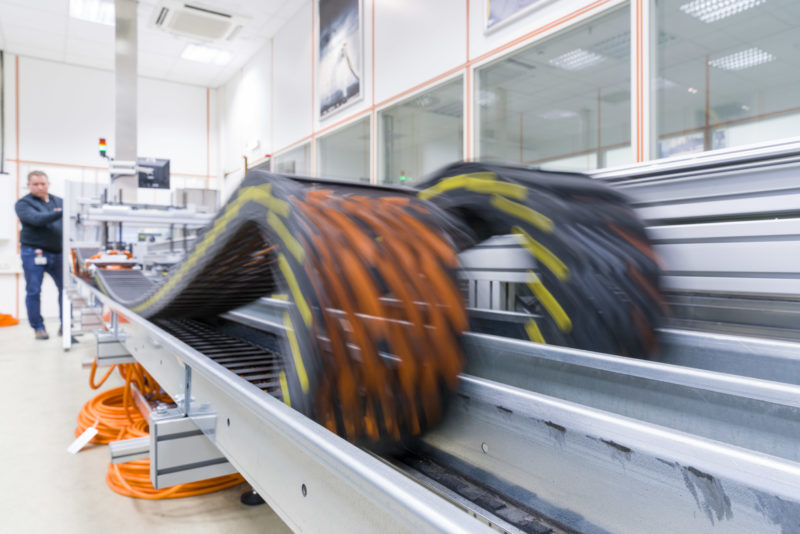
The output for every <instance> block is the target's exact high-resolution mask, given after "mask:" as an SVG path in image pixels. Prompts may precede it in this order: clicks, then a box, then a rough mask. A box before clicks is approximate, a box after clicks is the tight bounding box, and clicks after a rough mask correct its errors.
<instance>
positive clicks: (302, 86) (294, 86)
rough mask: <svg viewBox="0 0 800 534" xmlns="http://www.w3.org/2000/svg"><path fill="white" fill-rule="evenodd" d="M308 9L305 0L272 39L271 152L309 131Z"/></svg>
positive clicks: (311, 26)
mask: <svg viewBox="0 0 800 534" xmlns="http://www.w3.org/2000/svg"><path fill="white" fill-rule="evenodd" d="M311 9H312V6H311V2H308V3H307V4H306V5H305V6H304V7H303V8H301V9H300V10H299V11H298V12H297V13H296V14H295V15H294V17H292V18H291V19H290V20H289V22H287V23H286V25H285V26H284V27H283V28H281V30H280V31H279V32H278V33H277V34H276V35H275V37H274V38H273V39H272V43H273V47H274V55H273V65H274V69H275V70H274V73H273V91H272V94H273V101H272V109H273V110H274V112H275V115H274V117H272V121H273V129H272V133H273V135H274V138H273V152H274V151H277V150H281V149H282V148H284V147H286V146H288V145H290V144H292V143H295V142H297V141H299V140H300V139H303V138H304V137H307V136H309V135H311V130H312V124H313V122H312V106H314V103H313V101H312V91H311V77H312V55H311V34H312V28H313V25H312V11H311ZM267 90H269V89H267Z"/></svg>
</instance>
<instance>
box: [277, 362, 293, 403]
mask: <svg viewBox="0 0 800 534" xmlns="http://www.w3.org/2000/svg"><path fill="white" fill-rule="evenodd" d="M278 380H279V381H280V383H281V394H282V395H283V402H284V403H286V405H287V406H291V405H292V398H291V397H290V396H289V384H288V383H287V382H286V373H285V372H283V369H281V372H280V373H279V374H278Z"/></svg>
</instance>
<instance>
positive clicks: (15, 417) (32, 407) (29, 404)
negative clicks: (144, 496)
mask: <svg viewBox="0 0 800 534" xmlns="http://www.w3.org/2000/svg"><path fill="white" fill-rule="evenodd" d="M48 328H49V330H50V332H51V335H52V338H51V339H50V340H48V341H36V340H34V338H33V332H32V330H31V329H30V328H29V327H28V326H27V325H22V324H21V325H19V326H13V327H5V328H0V417H1V419H0V424H2V432H0V458H2V459H3V462H4V465H3V466H2V468H0V473H1V474H0V481H2V484H0V532H3V533H17V532H20V533H30V532H59V533H73V532H75V533H77V532H100V533H106V532H109V533H110V532H147V533H148V534H154V533H158V532H164V533H167V532H168V533H170V534H179V533H181V532H192V533H193V534H200V533H207V532H208V533H210V532H232V533H233V532H235V533H237V534H238V533H248V532H270V533H271V532H289V529H288V528H287V527H286V525H285V524H284V523H283V522H282V521H281V520H280V518H279V517H278V516H277V515H276V514H275V513H274V512H273V511H272V510H271V509H270V508H269V507H268V506H266V505H262V506H257V507H246V506H243V505H241V504H240V503H239V496H240V495H241V493H242V492H243V491H245V490H247V489H249V486H247V485H246V484H245V485H241V486H236V487H234V488H231V489H228V490H225V491H221V492H218V493H214V494H210V495H203V496H198V497H190V498H187V499H169V500H161V501H146V500H139V499H132V498H128V497H123V496H121V495H117V494H116V493H114V492H112V491H111V490H110V489H109V488H108V487H107V486H106V483H105V476H106V468H107V466H108V450H107V447H105V446H90V447H87V448H86V449H84V450H83V451H81V452H80V453H78V454H77V455H74V456H73V455H71V454H69V453H68V452H67V451H66V448H67V446H68V445H69V444H70V443H71V442H72V440H73V439H74V434H73V432H74V430H75V420H76V417H77V415H78V412H79V410H80V409H81V406H82V405H83V404H84V403H85V402H86V401H87V400H89V399H90V398H92V397H93V396H94V395H95V394H96V393H97V392H95V391H92V390H91V389H90V388H89V382H88V380H89V370H88V369H84V368H82V367H81V360H84V359H86V358H89V357H91V356H93V350H94V346H95V345H94V339H92V338H91V337H87V336H83V337H81V338H79V339H80V343H79V344H77V345H74V346H73V348H72V350H70V351H69V352H63V351H62V350H61V344H60V338H59V337H57V336H55V335H54V334H55V332H56V330H57V329H58V324H57V321H50V322H49V323H48ZM115 377H118V375H115ZM121 384H122V381H121V380H119V379H118V378H116V379H115V381H114V382H113V383H112V381H111V380H109V382H108V383H107V385H106V386H104V387H103V389H105V388H108V387H114V386H117V385H121Z"/></svg>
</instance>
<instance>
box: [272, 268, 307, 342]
mask: <svg viewBox="0 0 800 534" xmlns="http://www.w3.org/2000/svg"><path fill="white" fill-rule="evenodd" d="M278 267H279V268H280V270H281V273H283V277H284V278H285V279H286V282H287V283H288V284H289V289H290V290H291V292H292V295H293V296H294V303H295V305H296V306H297V309H298V310H300V315H301V316H302V317H303V322H304V323H305V324H306V326H311V309H310V308H309V307H308V303H307V302H306V299H305V297H304V296H303V292H302V291H300V285H299V284H298V283H297V278H295V276H294V272H293V271H292V268H291V266H290V265H289V262H288V260H287V259H286V256H284V255H283V253H280V254H278Z"/></svg>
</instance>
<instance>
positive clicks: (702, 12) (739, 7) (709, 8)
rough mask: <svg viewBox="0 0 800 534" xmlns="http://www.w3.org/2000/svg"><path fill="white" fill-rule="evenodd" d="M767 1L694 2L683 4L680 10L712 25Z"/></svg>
mask: <svg viewBox="0 0 800 534" xmlns="http://www.w3.org/2000/svg"><path fill="white" fill-rule="evenodd" d="M766 1H767V0H693V1H692V2H689V3H686V4H683V5H682V6H681V7H680V10H681V11H683V12H684V13H686V14H687V15H690V16H692V17H694V18H696V19H700V20H701V21H703V22H705V23H707V24H710V23H712V22H716V21H718V20H722V19H724V18H727V17H730V16H732V15H736V14H737V13H741V12H742V11H747V10H748V9H752V8H754V7H756V6H760V5H761V4H763V3H764V2H766Z"/></svg>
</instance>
